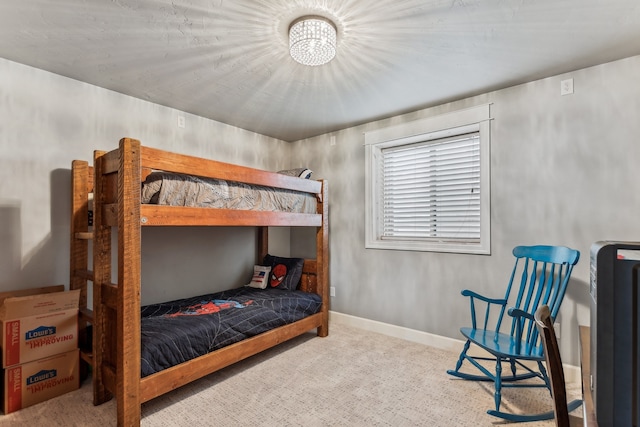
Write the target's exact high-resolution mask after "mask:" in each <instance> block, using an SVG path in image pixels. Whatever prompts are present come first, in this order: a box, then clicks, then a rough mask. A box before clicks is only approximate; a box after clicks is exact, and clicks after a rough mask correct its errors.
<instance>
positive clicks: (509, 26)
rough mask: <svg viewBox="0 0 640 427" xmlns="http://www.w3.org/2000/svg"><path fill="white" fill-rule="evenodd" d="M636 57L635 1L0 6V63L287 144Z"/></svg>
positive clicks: (122, 0)
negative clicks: (300, 30) (331, 33)
mask: <svg viewBox="0 0 640 427" xmlns="http://www.w3.org/2000/svg"><path fill="white" fill-rule="evenodd" d="M307 14H315V15H322V16H325V17H327V18H329V19H331V20H332V21H333V22H334V23H335V24H336V26H337V29H338V48H337V51H338V53H337V56H336V58H335V59H334V60H333V61H332V62H330V63H329V64H327V65H323V66H319V67H306V66H303V65H300V64H298V63H296V62H294V61H293V60H292V59H291V58H290V57H289V55H288V39H287V30H288V26H289V24H290V23H291V21H293V20H294V19H296V18H298V17H300V16H302V15H307ZM638 54H640V1H638V0H447V1H444V0H404V1H403V0H375V1H374V0H316V1H313V0H233V1H230V0H227V1H224V0H172V1H170V0H56V1H51V0H28V1H27V0H1V1H0V57H3V58H6V59H9V60H11V61H15V62H19V63H23V64H27V65H30V66H33V67H36V68H40V69H43V70H47V71H51V72H53V73H57V74H60V75H63V76H67V77H70V78H73V79H77V80H80V81H83V82H87V83H90V84H93V85H97V86H100V87H103V88H107V89H111V90H114V91H116V92H120V93H123V94H127V95H131V96H134V97H136V98H140V99H144V100H147V101H150V102H154V103H157V104H161V105H165V106H168V107H172V108H175V109H178V110H181V111H185V112H188V113H192V114H196V115H198V116H202V117H207V118H210V119H213V120H216V121H219V122H223V123H227V124H230V125H233V126H236V127H240V128H243V129H248V130H251V131H254V132H258V133H260V134H263V135H268V136H271V137H274V138H278V139H282V140H285V141H296V140H299V139H303V138H307V137H311V136H315V135H319V134H323V133H326V132H330V131H334V130H338V129H343V128H346V127H351V126H354V125H357V124H361V123H366V122H369V121H372V120H377V119H381V118H385V117H390V116H394V115H397V114H401V113H405V112H409V111H414V110H418V109H421V108H426V107H429V106H433V105H438V104H442V103H444V102H448V101H452V100H456V99H461V98H465V97H468V96H472V95H474V94H479V93H484V92H487V91H491V90H496V89H500V88H504V87H509V86H513V85H516V84H520V83H524V82H528V81H532V80H536V79H540V78H544V77H548V76H552V75H556V74H560V73H564V72H568V71H572V70H576V69H580V68H584V67H588V66H591V65H596V64H601V63H604V62H609V61H612V60H616V59H620V58H625V57H629V56H634V55H638ZM0 78H1V76H0Z"/></svg>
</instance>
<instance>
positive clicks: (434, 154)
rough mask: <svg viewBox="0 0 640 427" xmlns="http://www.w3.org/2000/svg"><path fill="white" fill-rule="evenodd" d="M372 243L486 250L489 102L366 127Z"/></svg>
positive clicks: (367, 215) (368, 228)
mask: <svg viewBox="0 0 640 427" xmlns="http://www.w3.org/2000/svg"><path fill="white" fill-rule="evenodd" d="M365 146H366V158H367V164H366V168H365V169H366V172H365V173H366V186H367V188H366V195H365V197H366V213H365V222H366V241H365V246H366V247H367V248H372V249H400V250H418V251H439V252H462V253H482V254H488V253H489V248H490V241H489V238H490V233H489V227H490V221H489V201H490V197H489V195H490V188H489V176H490V175H489V164H490V162H489V146H490V144H489V105H485V106H481V107H474V108H471V109H467V110H461V111H458V112H455V113H450V114H446V115H442V116H435V117H431V118H428V119H423V120H417V121H415V122H410V123H407V124H403V125H398V126H394V127H390V128H385V129H380V130H377V131H374V132H369V133H367V134H366V135H365Z"/></svg>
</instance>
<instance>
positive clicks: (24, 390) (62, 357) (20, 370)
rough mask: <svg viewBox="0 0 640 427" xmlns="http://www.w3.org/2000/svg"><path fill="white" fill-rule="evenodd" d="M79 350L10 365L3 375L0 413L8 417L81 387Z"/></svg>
mask: <svg viewBox="0 0 640 427" xmlns="http://www.w3.org/2000/svg"><path fill="white" fill-rule="evenodd" d="M79 360H80V359H79V350H78V349H75V350H72V351H68V352H66V353H62V354H56V355H54V356H49V357H45V358H44V359H38V360H35V361H33V362H27V363H24V364H22V365H15V366H10V367H8V368H6V369H5V370H4V373H3V384H4V385H3V388H2V395H3V396H2V402H3V404H2V410H3V411H4V413H5V414H10V413H12V412H15V411H17V410H19V409H22V408H26V407H27V406H32V405H35V404H36V403H40V402H43V401H45V400H48V399H51V398H53V397H56V396H60V395H61V394H64V393H68V392H70V391H73V390H76V389H78V387H80V375H79V374H78V369H79Z"/></svg>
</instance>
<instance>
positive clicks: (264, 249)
mask: <svg viewBox="0 0 640 427" xmlns="http://www.w3.org/2000/svg"><path fill="white" fill-rule="evenodd" d="M268 253H269V227H258V263H260V264H262V260H263V259H264V257H265V256H266V255H267V254H268Z"/></svg>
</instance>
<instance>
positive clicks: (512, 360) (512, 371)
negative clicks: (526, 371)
mask: <svg viewBox="0 0 640 427" xmlns="http://www.w3.org/2000/svg"><path fill="white" fill-rule="evenodd" d="M509 361H510V362H511V375H513V376H514V377H515V376H516V359H509Z"/></svg>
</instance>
